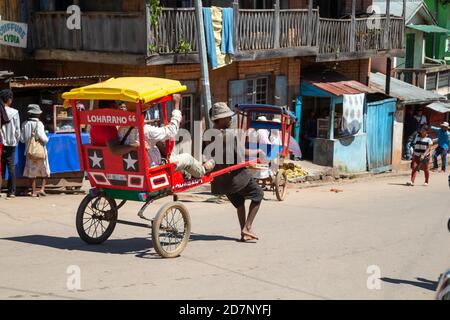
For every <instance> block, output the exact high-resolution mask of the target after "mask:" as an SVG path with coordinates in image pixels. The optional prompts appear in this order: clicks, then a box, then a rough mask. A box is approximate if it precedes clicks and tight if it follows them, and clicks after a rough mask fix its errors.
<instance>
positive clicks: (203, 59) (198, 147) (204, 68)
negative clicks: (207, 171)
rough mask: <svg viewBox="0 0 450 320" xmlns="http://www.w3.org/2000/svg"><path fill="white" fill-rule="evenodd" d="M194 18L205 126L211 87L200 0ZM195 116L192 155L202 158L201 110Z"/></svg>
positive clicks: (207, 124) (208, 123)
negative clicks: (194, 137)
mask: <svg viewBox="0 0 450 320" xmlns="http://www.w3.org/2000/svg"><path fill="white" fill-rule="evenodd" d="M195 18H196V21H197V34H198V55H199V58H200V72H201V79H200V80H201V91H200V92H202V99H201V100H202V104H203V110H204V113H205V122H206V128H208V127H209V126H210V119H209V110H211V108H212V102H211V88H210V85H209V73H208V72H209V71H208V58H207V54H206V40H205V28H204V24H203V4H202V0H195ZM194 114H197V116H196V117H195V118H194V132H196V133H197V135H198V137H197V138H196V139H194V141H193V143H194V157H195V158H196V159H197V160H200V161H201V160H202V142H203V128H202V127H203V126H202V117H201V112H197V113H194Z"/></svg>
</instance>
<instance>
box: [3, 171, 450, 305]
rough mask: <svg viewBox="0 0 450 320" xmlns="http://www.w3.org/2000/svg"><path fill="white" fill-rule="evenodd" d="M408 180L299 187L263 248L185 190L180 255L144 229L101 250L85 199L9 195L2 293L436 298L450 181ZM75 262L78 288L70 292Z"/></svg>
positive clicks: (263, 217) (449, 255)
mask: <svg viewBox="0 0 450 320" xmlns="http://www.w3.org/2000/svg"><path fill="white" fill-rule="evenodd" d="M419 179H420V180H419ZM422 179H423V177H422V176H419V178H418V181H422ZM406 181H407V178H406V177H396V178H382V179H374V180H370V181H360V182H356V183H346V184H339V185H333V186H321V187H317V188H311V189H305V190H295V189H294V190H290V192H289V195H288V199H287V201H285V202H283V203H280V202H276V201H274V200H272V201H265V202H264V203H263V206H262V207H261V211H260V214H259V216H258V217H257V219H256V222H255V225H254V228H255V233H257V234H258V235H259V236H260V238H261V239H260V241H259V242H258V243H239V242H237V241H236V237H237V236H239V230H238V222H237V217H236V214H235V213H234V211H233V208H232V207H231V205H230V204H228V203H225V204H213V203H205V202H202V200H203V198H201V197H189V198H186V196H184V197H182V198H181V199H185V200H189V202H185V205H186V206H187V207H188V209H189V211H190V214H191V219H192V222H193V235H192V236H191V241H190V243H189V244H188V246H187V248H186V250H185V251H184V253H183V254H182V256H181V257H180V258H177V259H172V260H164V259H160V258H159V257H158V256H156V255H155V254H154V250H153V249H152V243H151V240H150V238H151V237H150V236H149V232H148V230H146V229H140V228H135V227H129V226H123V225H117V227H116V229H115V232H114V234H113V235H112V237H111V238H110V240H108V241H107V242H105V243H104V244H103V245H99V246H89V245H86V244H84V243H83V242H82V241H81V240H79V238H78V235H77V233H76V230H75V225H74V218H75V211H76V208H77V207H78V204H79V202H80V201H81V199H82V196H78V195H60V196H49V197H47V198H45V199H39V200H36V199H25V198H19V199H16V200H14V201H6V200H4V199H0V257H1V258H0V270H2V272H1V273H0V298H2V299H5V298H10V299H23V298H40V299H49V298H50V299H51V298H63V299H65V298H67V299H93V298H99V299H116V298H126V299H133V298H137V299H359V298H362V299H415V298H417V299H433V298H434V288H435V285H436V281H437V279H438V276H439V274H440V273H441V272H443V271H445V270H446V269H447V268H450V249H449V243H450V234H449V232H448V230H447V220H448V219H449V218H450V210H449V208H450V200H449V199H450V198H449V195H450V190H449V187H448V183H447V176H446V175H442V174H433V175H432V177H431V185H430V186H429V187H422V186H420V185H418V186H416V187H405V186H403V185H401V184H403V183H405V182H406ZM331 188H337V189H340V190H342V191H343V192H339V193H335V192H330V189H331ZM168 200H169V199H163V200H161V201H159V202H158V204H157V205H155V206H153V208H152V210H149V211H148V212H147V215H148V216H153V215H154V214H155V213H156V211H157V209H158V208H159V206H160V204H162V203H164V202H166V201H168ZM137 210H138V206H137V204H128V205H126V206H125V207H124V209H122V211H121V218H122V219H131V220H134V221H138V218H137V217H136V213H137ZM71 265H76V266H79V267H80V270H81V290H80V291H76V292H73V291H69V290H68V289H67V286H66V283H67V278H68V274H67V273H66V271H67V268H68V266H71ZM369 266H377V267H379V271H380V272H381V274H380V276H381V282H380V285H381V288H380V289H379V290H377V289H374V290H369V289H368V286H367V282H368V277H369V276H370V275H369V274H368V273H367V269H368V267H369ZM375 280H376V279H375ZM369 282H370V283H372V284H375V287H376V283H377V281H375V282H371V281H369Z"/></svg>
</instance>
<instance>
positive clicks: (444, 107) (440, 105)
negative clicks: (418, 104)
mask: <svg viewBox="0 0 450 320" xmlns="http://www.w3.org/2000/svg"><path fill="white" fill-rule="evenodd" d="M426 107H427V108H429V109H431V110H433V111H436V112H440V113H448V112H450V103H444V102H433V103H432V104H429V105H427V106H426Z"/></svg>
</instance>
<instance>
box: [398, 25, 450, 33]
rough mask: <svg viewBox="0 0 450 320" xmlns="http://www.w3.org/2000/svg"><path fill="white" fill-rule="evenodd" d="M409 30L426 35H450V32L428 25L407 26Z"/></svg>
mask: <svg viewBox="0 0 450 320" xmlns="http://www.w3.org/2000/svg"><path fill="white" fill-rule="evenodd" d="M407 27H408V28H411V29H415V30H419V31H422V32H425V33H444V34H446V33H447V34H450V30H448V29H445V28H442V27H439V26H435V25H426V24H417V25H414V24H409V25H407Z"/></svg>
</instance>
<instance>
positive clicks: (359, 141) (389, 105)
mask: <svg viewBox="0 0 450 320" xmlns="http://www.w3.org/2000/svg"><path fill="white" fill-rule="evenodd" d="M301 96H302V118H303V120H302V121H301V123H302V126H303V127H304V130H303V132H304V134H303V136H304V137H305V138H306V139H304V141H306V146H305V144H304V145H303V148H304V150H309V151H310V152H308V151H307V152H306V153H307V154H308V153H309V157H310V160H312V162H313V163H314V164H317V165H321V166H328V167H333V168H336V169H338V170H339V171H341V172H347V173H356V172H364V171H367V170H371V171H376V172H382V171H386V170H390V169H391V167H390V166H391V163H392V127H393V111H394V110H393V109H394V108H395V99H392V98H389V97H387V96H385V95H383V94H381V93H380V92H379V91H378V90H374V89H370V88H369V87H367V86H365V85H364V84H362V83H359V82H357V81H353V80H347V79H346V78H345V76H343V75H340V74H337V73H335V72H326V73H315V74H312V75H310V74H307V75H306V76H304V77H303V78H302V82H301ZM369 118H370V119H369ZM369 120H370V121H369ZM377 121H379V123H380V124H383V125H382V126H381V125H375V126H373V125H372V124H373V123H376V122H377ZM314 131H315V132H314ZM379 139H382V141H383V142H384V145H383V146H382V147H381V144H380V142H379V141H378V140H379ZM378 146H380V147H378Z"/></svg>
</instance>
